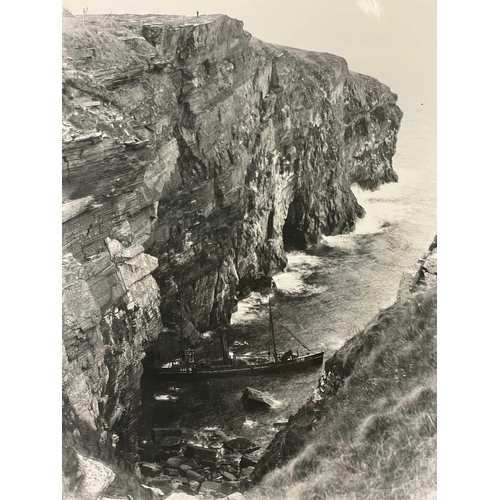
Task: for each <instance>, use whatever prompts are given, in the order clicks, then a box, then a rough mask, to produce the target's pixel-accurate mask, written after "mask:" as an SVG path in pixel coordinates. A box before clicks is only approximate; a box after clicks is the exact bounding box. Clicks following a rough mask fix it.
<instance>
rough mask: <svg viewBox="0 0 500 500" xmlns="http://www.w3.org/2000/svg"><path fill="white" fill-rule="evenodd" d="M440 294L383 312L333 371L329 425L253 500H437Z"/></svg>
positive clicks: (316, 430)
mask: <svg viewBox="0 0 500 500" xmlns="http://www.w3.org/2000/svg"><path fill="white" fill-rule="evenodd" d="M436 313H437V293H436V289H435V288H434V289H431V290H428V291H426V292H424V293H421V294H419V295H416V296H414V297H412V298H410V299H409V300H408V301H407V302H405V303H404V304H395V305H393V306H391V307H389V308H388V309H385V310H383V311H381V312H380V313H379V314H378V315H377V316H376V317H375V319H374V320H373V321H372V322H371V323H370V324H368V325H367V326H366V328H365V329H364V330H363V331H361V332H360V333H358V334H357V335H356V336H355V337H353V338H352V339H351V340H350V341H348V342H347V343H346V344H345V345H344V346H343V347H342V348H341V349H340V350H339V351H338V352H337V353H336V354H335V355H334V357H333V358H331V359H330V360H329V361H328V362H327V366H326V373H327V375H326V376H325V377H323V379H322V381H321V382H320V389H319V390H318V392H319V393H321V399H322V400H323V404H324V405H325V406H324V408H323V409H322V411H321V414H322V416H321V418H320V419H318V420H317V422H316V423H315V424H314V425H313V428H312V430H311V431H310V433H308V435H307V436H306V437H303V440H304V442H303V445H305V447H304V448H303V449H302V451H301V452H300V453H299V454H298V455H297V456H296V457H295V458H293V459H292V460H291V461H289V462H288V463H287V464H286V465H285V466H283V467H282V468H280V469H277V470H275V471H273V472H271V473H270V474H268V475H267V476H265V478H264V479H263V481H262V482H261V484H260V485H259V486H258V487H256V488H255V489H254V490H253V491H252V492H250V495H249V497H250V498H251V499H253V500H260V499H267V498H273V499H276V498H283V499H308V500H309V499H310V500H312V499H318V500H319V499H354V498H359V499H424V498H425V499H427V498H434V497H435V495H436V493H435V492H436V431H437V417H436V409H437V408H436V406H437V401H436V362H437V355H436V343H437V337H436V323H437V318H436V316H437V314H436Z"/></svg>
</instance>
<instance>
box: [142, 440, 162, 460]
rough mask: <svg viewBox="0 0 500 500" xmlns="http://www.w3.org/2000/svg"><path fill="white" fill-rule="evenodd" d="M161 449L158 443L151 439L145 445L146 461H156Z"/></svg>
mask: <svg viewBox="0 0 500 500" xmlns="http://www.w3.org/2000/svg"><path fill="white" fill-rule="evenodd" d="M158 451H159V449H158V445H156V444H155V443H153V441H151V440H149V441H148V442H147V443H146V446H145V447H144V460H145V461H146V462H155V461H156V453H157V452H158Z"/></svg>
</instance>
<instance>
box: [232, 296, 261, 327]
mask: <svg viewBox="0 0 500 500" xmlns="http://www.w3.org/2000/svg"><path fill="white" fill-rule="evenodd" d="M265 302H267V298H266V297H264V296H262V295H261V294H260V293H258V292H252V293H251V294H250V295H249V296H248V297H247V298H245V299H243V300H240V301H239V302H238V310H237V311H236V312H235V313H234V314H233V315H232V316H231V324H232V325H242V324H246V323H252V322H253V321H255V320H256V319H257V318H258V317H259V316H261V315H262V314H263V313H264V310H263V308H262V307H261V305H262V304H263V303H265Z"/></svg>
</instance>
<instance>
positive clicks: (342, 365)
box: [250, 236, 437, 484]
mask: <svg viewBox="0 0 500 500" xmlns="http://www.w3.org/2000/svg"><path fill="white" fill-rule="evenodd" d="M436 289H437V236H436V237H435V238H434V241H433V242H432V243H431V245H430V246H429V249H428V251H427V252H425V254H424V255H423V256H422V258H420V259H419V260H418V262H417V264H416V265H415V266H414V267H413V268H412V269H409V270H407V271H406V272H405V273H404V274H403V277H402V278H401V282H400V285H399V289H398V293H397V301H396V304H395V306H392V307H393V308H394V307H397V306H400V305H403V306H405V305H406V304H408V302H409V301H411V300H412V299H416V303H417V307H418V304H419V300H420V299H419V298H418V297H419V295H420V296H422V297H423V296H425V294H428V293H431V292H435V291H436ZM389 309H390V308H389ZM384 314H385V312H384V311H381V313H380V315H379V316H380V317H381V318H374V320H373V322H372V323H370V324H369V325H367V326H366V328H365V329H364V330H363V331H361V332H360V333H359V334H358V335H356V336H354V337H353V338H352V339H350V340H348V341H347V342H346V343H345V344H344V346H342V348H340V349H339V350H338V351H337V352H336V353H335V354H334V355H333V356H332V357H331V358H330V359H329V360H327V361H326V363H325V371H324V374H323V375H322V376H321V377H320V379H319V382H318V386H317V388H316V390H315V392H314V394H313V395H312V396H311V398H310V399H309V400H308V401H307V402H306V403H305V404H304V405H303V406H302V407H301V408H300V410H299V411H298V412H297V413H296V414H295V415H293V416H291V417H290V418H289V420H288V423H287V425H286V427H285V428H283V429H282V430H280V431H279V432H278V433H277V434H276V436H275V438H274V439H273V440H272V441H271V443H270V444H269V446H268V447H267V449H266V450H265V452H264V454H263V455H262V457H261V458H260V460H259V462H258V463H257V465H256V466H255V469H254V471H253V473H252V476H251V478H250V482H251V483H252V484H257V483H258V482H259V481H260V480H261V479H262V478H263V477H264V475H265V474H267V473H269V472H270V471H272V470H274V469H276V468H278V467H281V466H283V465H284V464H286V463H287V462H289V461H290V460H292V459H293V458H295V457H297V455H298V454H299V452H301V451H303V450H304V448H305V447H306V445H307V444H309V443H311V442H312V441H313V439H314V436H315V432H316V428H317V427H318V425H319V424H320V422H321V420H322V419H323V418H324V417H325V415H326V414H327V413H328V411H329V408H330V406H331V405H332V404H340V403H339V400H341V401H345V400H347V398H348V396H346V395H345V394H342V392H344V393H346V392H347V393H348V392H349V388H348V385H347V384H348V383H349V382H348V379H349V377H350V376H351V375H352V374H353V372H355V370H357V369H359V367H360V366H362V365H363V363H366V362H367V361H366V360H367V358H369V357H370V355H371V353H372V352H373V351H376V350H377V348H378V344H379V343H381V337H382V335H383V329H384V327H380V326H379V323H382V324H383V325H387V324H388V323H389V320H388V319H385V318H384ZM397 314H401V313H399V312H398V313H397ZM429 316H432V315H431V314H429ZM389 317H390V316H389ZM379 319H380V320H381V321H379ZM381 332H382V333H381ZM382 338H383V337H382ZM408 344H410V342H408ZM433 354H434V355H435V352H434V353H433ZM417 362H418V360H415V364H417ZM397 371H398V370H397V368H396V372H397ZM397 376H398V375H396V377H397ZM404 376H407V375H406V374H404ZM372 382H373V381H372ZM339 394H342V395H341V396H340V397H339ZM386 396H387V397H388V398H389V397H390V396H389V394H387V395H386Z"/></svg>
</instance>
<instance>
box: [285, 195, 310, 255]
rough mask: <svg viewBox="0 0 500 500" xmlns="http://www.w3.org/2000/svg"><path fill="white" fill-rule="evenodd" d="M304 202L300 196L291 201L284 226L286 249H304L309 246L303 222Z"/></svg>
mask: <svg viewBox="0 0 500 500" xmlns="http://www.w3.org/2000/svg"><path fill="white" fill-rule="evenodd" d="M303 219H304V217H303V204H302V201H301V200H300V199H298V198H294V200H293V201H292V202H291V203H290V206H289V208H288V214H287V216H286V220H285V225H284V226H283V245H284V247H285V250H292V249H298V250H304V249H305V248H307V240H306V231H305V229H306V228H305V227H304V224H303Z"/></svg>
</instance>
